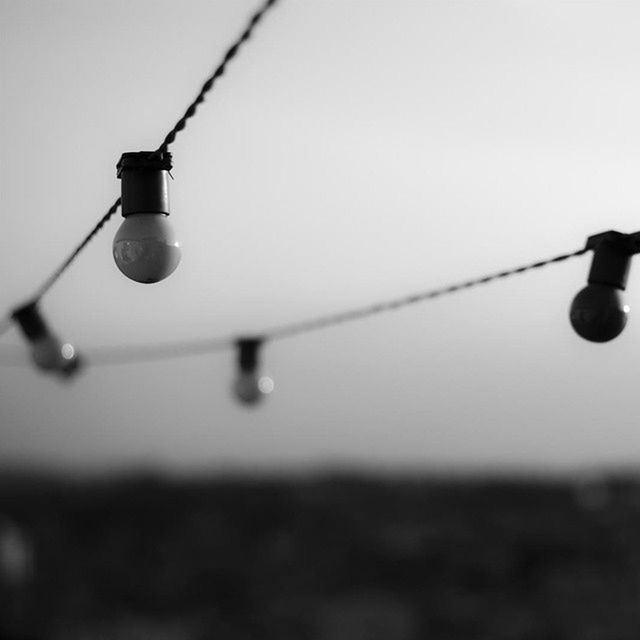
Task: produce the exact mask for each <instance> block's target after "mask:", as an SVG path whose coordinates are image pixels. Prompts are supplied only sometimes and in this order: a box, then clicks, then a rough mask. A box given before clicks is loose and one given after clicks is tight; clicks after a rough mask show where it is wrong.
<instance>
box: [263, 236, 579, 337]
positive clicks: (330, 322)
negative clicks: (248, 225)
mask: <svg viewBox="0 0 640 640" xmlns="http://www.w3.org/2000/svg"><path fill="white" fill-rule="evenodd" d="M588 250H589V249H586V248H585V249H579V250H578V251H573V252H572V253H564V254H562V255H559V256H556V257H554V258H550V259H548V260H542V261H539V262H534V263H532V264H528V265H524V266H521V267H516V268H515V269H509V270H507V271H500V272H498V273H493V274H491V275H487V276H484V277H482V278H475V279H473V280H467V281H465V282H460V283H458V284H453V285H450V286H448V287H442V288H438V289H430V290H428V291H423V292H421V293H414V294H412V295H408V296H403V297H402V298H396V299H394V300H388V301H386V302H378V303H375V304H372V305H369V306H366V307H359V308H357V309H351V310H349V311H342V312H339V313H335V314H332V315H327V316H322V317H319V318H314V319H311V320H304V321H302V322H297V323H292V324H288V325H283V326H281V327H276V328H274V329H272V330H271V331H267V332H266V333H264V334H263V335H264V338H265V339H269V340H274V339H279V338H288V337H292V336H297V335H300V334H301V333H309V332H311V331H318V330H319V329H324V328H326V327H331V326H335V325H339V324H343V323H345V322H352V321H354V320H362V319H364V318H368V317H371V316H375V315H378V314H380V313H385V312H387V311H395V310H397V309H401V308H403V307H408V306H411V305H414V304H418V303H420V302H425V301H426V300H432V299H434V298H439V297H441V296H445V295H449V294H452V293H457V292H459V291H463V290H465V289H471V288H473V287H476V286H479V285H482V284H487V283H489V282H493V281H495V280H500V279H504V278H508V277H510V276H513V275H517V274H520V273H525V272H526V271H531V270H533V269H540V268H542V267H546V266H547V265H550V264H553V263H557V262H563V261H564V260H568V259H569V258H574V257H577V256H581V255H583V254H585V253H586V252H587V251H588Z"/></svg>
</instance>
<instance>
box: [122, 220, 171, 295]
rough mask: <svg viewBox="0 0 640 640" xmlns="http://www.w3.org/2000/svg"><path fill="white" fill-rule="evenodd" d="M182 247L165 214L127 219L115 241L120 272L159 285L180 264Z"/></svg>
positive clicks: (140, 280) (138, 280)
mask: <svg viewBox="0 0 640 640" xmlns="http://www.w3.org/2000/svg"><path fill="white" fill-rule="evenodd" d="M181 255H182V253H181V251H180V245H179V243H178V241H177V240H176V238H175V235H174V233H173V229H172V228H171V225H170V224H169V222H168V221H167V216H166V215H165V214H162V213H160V214H153V213H136V214H131V215H128V216H127V217H126V218H125V220H124V222H123V223H122V225H121V226H120V229H118V232H117V233H116V236H115V238H114V240H113V257H114V259H115V261H116V265H118V269H120V271H121V272H122V273H124V275H125V276H127V278H130V279H131V280H135V281H136V282H144V283H153V282H160V280H164V279H165V278H167V277H168V276H170V275H171V274H172V273H173V272H174V271H175V270H176V267H177V266H178V264H179V263H180V258H181Z"/></svg>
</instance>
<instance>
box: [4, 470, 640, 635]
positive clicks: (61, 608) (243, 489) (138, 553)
mask: <svg viewBox="0 0 640 640" xmlns="http://www.w3.org/2000/svg"><path fill="white" fill-rule="evenodd" d="M0 576H1V577H0V637H1V638H4V639H9V638H16V639H17V638H24V639H26V638H33V639H44V638H47V639H49V638H52V639H56V640H58V639H60V640H61V639H72V640H80V639H87V640H89V639H91V640H93V639H101V640H102V639H108V638H118V639H120V638H121V639H125V640H129V639H150V638H153V639H155V640H192V639H193V640H200V639H202V640H204V639H205V638H206V639H210V638H219V639H224V640H240V639H242V640H245V639H256V640H257V639H260V640H269V639H274V640H275V639H278V640H288V639H291V640H294V639H295V640H304V639H305V638H309V639H316V638H317V639H321V640H378V639H380V640H413V639H416V640H417V639H420V640H422V639H429V640H451V639H453V640H458V639H470V640H471V639H473V640H482V639H487V640H488V639H491V640H500V639H505V640H506V639H507V638H508V639H525V638H526V639H531V640H534V639H535V640H561V639H575V640H605V639H610V640H626V639H628V640H637V638H638V637H640V484H638V482H636V481H635V480H633V479H621V478H617V479H608V480H607V479H600V480H598V481H595V480H594V481H592V482H580V483H577V482H568V481H566V482H533V481H531V482H525V481H513V482H509V481H506V480H477V481H471V480H465V481H462V480H456V481H454V480H451V481H447V480H433V479H416V478H413V479H403V480H401V479H396V480H390V479H388V478H387V479H372V478H370V477H368V478H358V477H347V476H339V477H338V476H335V477H332V478H323V479H309V478H308V479H300V478H296V479H291V480H288V481H287V480H274V479H263V480H239V479H217V480H210V481H205V480H199V481H169V480H164V481H163V480H160V479H157V478H154V477H151V476H146V477H139V478H129V479H121V480H119V481H109V482H106V481H104V482H95V481H94V482H88V481H84V482H81V481H70V480H60V479H57V480H56V479H52V478H42V477H41V478H38V479H36V478H33V477H31V478H30V477H27V476H25V475H21V476H19V475H16V474H13V475H5V476H0Z"/></svg>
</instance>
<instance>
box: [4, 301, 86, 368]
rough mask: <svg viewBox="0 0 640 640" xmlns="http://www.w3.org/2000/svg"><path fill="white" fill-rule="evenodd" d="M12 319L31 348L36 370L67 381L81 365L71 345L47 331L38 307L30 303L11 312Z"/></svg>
mask: <svg viewBox="0 0 640 640" xmlns="http://www.w3.org/2000/svg"><path fill="white" fill-rule="evenodd" d="M13 318H14V320H15V321H16V323H17V324H18V326H19V327H20V329H21V330H22V333H23V334H24V336H25V338H26V339H27V341H28V342H29V345H30V347H31V359H32V360H33V362H34V364H35V365H36V367H38V369H40V370H42V371H44V372H47V373H54V374H57V375H59V376H60V377H61V378H63V379H65V380H66V379H69V378H71V377H72V376H73V375H75V374H76V373H77V372H78V370H79V368H80V365H81V360H80V358H79V357H78V354H77V353H76V351H75V349H74V347H73V345H72V344H70V343H68V342H65V343H62V342H61V341H60V340H59V339H58V338H57V337H56V336H55V335H54V334H53V333H51V331H50V330H49V328H48V326H47V324H46V322H45V321H44V318H43V317H42V314H41V313H40V310H39V309H38V306H37V304H36V303H35V302H31V303H29V304H27V305H25V306H23V307H20V308H19V309H16V310H15V311H14V312H13Z"/></svg>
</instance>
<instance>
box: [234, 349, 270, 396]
mask: <svg viewBox="0 0 640 640" xmlns="http://www.w3.org/2000/svg"><path fill="white" fill-rule="evenodd" d="M261 346H262V339H261V338H241V339H239V340H238V341H237V342H236V349H237V357H238V375H237V377H236V379H235V381H234V383H233V391H234V393H235V395H236V397H237V398H238V400H240V402H242V403H243V404H245V405H255V404H257V403H258V402H259V401H260V400H262V398H263V396H265V395H268V394H269V393H271V392H272V391H273V388H274V384H273V380H272V379H271V378H269V377H268V376H261V375H260V374H259V371H258V370H259V355H260V353H259V352H260V347H261Z"/></svg>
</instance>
